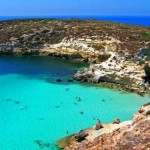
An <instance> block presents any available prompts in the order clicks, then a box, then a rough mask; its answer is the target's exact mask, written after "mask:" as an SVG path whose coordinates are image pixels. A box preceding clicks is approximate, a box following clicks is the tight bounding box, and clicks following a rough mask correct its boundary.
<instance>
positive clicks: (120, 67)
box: [74, 52, 149, 93]
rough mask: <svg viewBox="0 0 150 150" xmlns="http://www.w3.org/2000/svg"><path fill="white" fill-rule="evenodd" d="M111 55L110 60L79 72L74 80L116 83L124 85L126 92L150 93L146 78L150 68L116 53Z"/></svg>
mask: <svg viewBox="0 0 150 150" xmlns="http://www.w3.org/2000/svg"><path fill="white" fill-rule="evenodd" d="M109 53H110V55H111V57H110V58H109V59H108V60H106V61H105V62H102V63H99V64H92V65H91V66H90V67H89V68H88V69H85V70H84V71H79V72H77V73H76V74H75V75H74V78H75V79H76V80H78V81H82V82H88V83H100V82H110V83H116V84H119V85H122V86H123V88H124V89H126V90H130V91H139V92H140V93H143V92H145V91H149V84H148V83H145V78H146V77H147V74H149V72H148V70H149V68H148V67H144V65H138V64H136V63H135V62H134V61H128V60H126V56H122V57H121V56H120V55H118V54H117V53H115V52H109ZM146 68H147V69H146Z"/></svg>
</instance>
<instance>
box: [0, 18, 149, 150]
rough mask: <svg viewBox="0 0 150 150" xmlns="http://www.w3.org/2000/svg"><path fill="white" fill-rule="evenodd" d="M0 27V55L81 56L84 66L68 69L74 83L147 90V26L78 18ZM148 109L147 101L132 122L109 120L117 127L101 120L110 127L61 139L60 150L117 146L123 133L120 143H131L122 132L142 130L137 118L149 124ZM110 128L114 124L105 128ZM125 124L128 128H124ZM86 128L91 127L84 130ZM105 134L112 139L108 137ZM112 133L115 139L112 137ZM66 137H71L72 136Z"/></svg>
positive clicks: (16, 21) (66, 57)
mask: <svg viewBox="0 0 150 150" xmlns="http://www.w3.org/2000/svg"><path fill="white" fill-rule="evenodd" d="M0 27H1V28H0V35H1V38H0V55H30V56H34V55H38V56H55V57H61V58H63V59H70V60H77V61H81V62H86V63H90V66H89V67H88V68H86V69H84V70H83V71H78V72H77V73H76V74H75V75H74V79H75V80H76V81H78V82H79V83H85V84H89V85H95V86H103V87H109V88H112V87H113V88H115V89H120V90H122V89H123V90H125V91H129V92H133V93H138V94H139V95H144V94H149V92H150V27H140V26H132V25H125V24H119V23H111V22H103V21H96V20H78V19H70V20H61V19H54V20H52V19H39V20H38V19H35V20H34V19H33V20H32V19H31V20H11V21H4V22H2V21H1V22H0ZM149 109H150V107H149V105H148V106H143V107H141V109H140V110H139V112H138V113H137V115H135V116H137V117H134V118H133V121H132V122H130V123H129V122H128V123H129V124H128V123H127V124H125V126H123V125H124V123H119V125H118V124H117V125H115V126H117V128H119V130H118V129H116V128H115V129H114V125H112V124H109V125H103V126H104V128H105V129H107V127H108V129H107V131H111V133H108V132H105V131H104V134H103V135H102V137H101V136H100V137H99V136H98V137H97V136H95V134H92V135H94V139H92V140H90V141H88V140H89V139H88V140H87V141H86V142H85V141H84V142H83V143H82V142H81V145H80V143H77V145H76V144H75V145H74V144H73V145H72V144H71V145H67V146H68V148H66V150H84V149H85V148H87V150H91V149H90V147H94V148H97V146H100V147H104V148H108V147H107V146H108V145H109V146H110V147H112V148H114V147H115V146H116V147H118V148H120V146H119V145H118V144H120V145H121V144H122V143H123V142H124V139H122V138H120V137H121V136H122V134H123V136H124V134H125V135H126V134H127V135H128V136H127V138H126V141H125V143H127V145H122V147H123V148H124V149H128V147H129V146H130V145H131V144H133V146H134V147H135V146H136V145H135V144H136V142H135V141H136V139H134V138H135V137H136V135H135V136H134V137H132V138H133V143H130V141H129V140H128V138H129V137H130V136H131V135H130V133H132V134H133V135H134V133H137V132H136V130H139V131H140V132H142V131H143V130H144V129H143V127H142V126H141V125H140V124H141V123H143V124H145V126H146V127H147V126H148V125H150V122H149V113H150V112H149ZM135 124H137V126H138V127H137V128H136V127H135V126H134V125H135ZM112 128H113V129H114V130H111V129H112ZM130 129H133V131H132V132H130V131H129V130H130ZM134 129H135V130H134ZM102 130H103V129H101V130H100V132H102ZM122 130H123V132H122ZM147 130H148V128H147ZM92 131H93V129H92ZM94 131H95V130H94ZM120 131H121V133H122V134H120ZM124 131H125V133H124ZM89 132H91V129H89V130H88V134H89ZM142 133H143V134H144V132H142ZM90 134H91V133H90ZM137 134H138V133H137ZM75 135H76V134H75ZM85 135H86V136H87V134H86V133H84V134H81V135H80V133H79V134H78V137H83V138H85V137H84V136H85ZM114 135H115V136H114ZM138 135H139V134H138ZM116 136H117V137H116ZM139 136H140V135H139ZM141 136H142V137H141ZM141 136H140V137H139V138H140V139H139V140H143V139H144V138H145V137H146V138H148V137H147V136H146V135H141ZM73 137H74V135H73ZM92 137H93V136H92ZM118 137H119V138H120V139H119V140H118ZM71 138H72V137H71ZM111 138H114V140H113V141H111V142H110V143H109V142H108V141H109V140H110V139H111ZM116 138H117V140H118V141H117V142H118V143H117V142H114V141H115V139H116ZM85 139H86V138H85ZM103 139H106V140H107V141H103ZM69 140H70V137H69ZM71 140H72V139H71ZM149 140H150V139H149ZM72 142H73V143H74V142H75V143H76V140H75V138H74V139H73V140H72V141H71V143H72ZM143 142H146V141H145V140H143ZM146 144H147V143H146ZM70 146H71V147H70ZM65 147H66V146H65ZM122 147H121V148H122ZM139 147H140V146H139ZM143 147H144V146H143ZM140 148H141V147H140ZM135 149H136V148H135ZM141 149H142V148H141Z"/></svg>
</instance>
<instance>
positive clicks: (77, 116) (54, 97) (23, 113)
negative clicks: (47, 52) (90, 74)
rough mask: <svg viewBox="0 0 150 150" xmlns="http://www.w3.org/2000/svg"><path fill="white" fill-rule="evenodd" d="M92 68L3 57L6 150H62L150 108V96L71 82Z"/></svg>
mask: <svg viewBox="0 0 150 150" xmlns="http://www.w3.org/2000/svg"><path fill="white" fill-rule="evenodd" d="M86 66H87V65H86V64H83V63H77V62H71V61H69V60H63V59H60V58H52V57H30V56H26V57H15V56H7V57H0V150H39V149H45V150H46V149H47V150H57V148H56V147H55V145H54V144H55V141H56V140H58V139H60V138H62V137H64V136H67V135H70V134H72V133H75V132H78V131H80V130H81V129H84V128H87V127H90V126H93V125H95V123H96V120H97V119H100V120H101V121H102V123H109V122H112V120H113V119H114V118H120V119H121V121H124V120H130V119H131V118H132V115H133V113H135V112H136V111H137V109H138V108H139V107H140V106H141V105H143V104H144V103H147V102H149V97H148V96H145V97H140V96H139V95H136V94H129V93H124V92H120V91H117V90H111V89H107V88H98V87H92V86H88V85H84V84H79V83H76V82H73V83H68V82H67V79H69V78H70V77H71V76H72V75H73V74H74V73H75V72H76V71H77V70H79V69H83V68H84V67H86ZM56 79H62V80H63V81H62V82H60V83H57V82H55V81H56ZM79 97H80V99H81V100H80V101H79ZM67 131H68V134H67Z"/></svg>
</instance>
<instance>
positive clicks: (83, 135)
mask: <svg viewBox="0 0 150 150" xmlns="http://www.w3.org/2000/svg"><path fill="white" fill-rule="evenodd" d="M88 135H89V134H88V133H85V132H84V131H81V132H79V134H78V135H76V136H75V139H76V141H78V142H81V141H84V140H85V138H86V137H87V136H88Z"/></svg>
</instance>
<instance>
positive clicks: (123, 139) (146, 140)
mask: <svg viewBox="0 0 150 150" xmlns="http://www.w3.org/2000/svg"><path fill="white" fill-rule="evenodd" d="M103 126H104V128H102V129H99V133H97V131H96V132H95V128H90V129H86V130H84V132H86V133H87V134H89V135H88V136H87V137H86V139H85V140H84V141H81V142H78V141H76V140H75V139H74V138H73V137H74V136H75V135H73V136H70V137H69V138H68V141H69V143H68V145H63V146H64V148H65V150H97V149H98V150H104V149H106V150H111V149H112V150H119V149H125V150H131V149H132V150H146V149H147V150H148V149H149V147H150V103H149V104H146V105H144V106H142V107H141V108H140V109H139V111H138V112H137V113H136V114H135V115H134V116H133V120H132V121H125V122H122V123H120V124H107V125H103ZM61 142H62V143H63V140H62V141H61ZM57 144H58V146H61V143H59V141H58V143H57ZM59 144H60V145H59Z"/></svg>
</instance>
